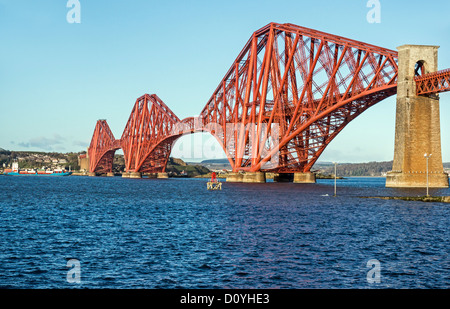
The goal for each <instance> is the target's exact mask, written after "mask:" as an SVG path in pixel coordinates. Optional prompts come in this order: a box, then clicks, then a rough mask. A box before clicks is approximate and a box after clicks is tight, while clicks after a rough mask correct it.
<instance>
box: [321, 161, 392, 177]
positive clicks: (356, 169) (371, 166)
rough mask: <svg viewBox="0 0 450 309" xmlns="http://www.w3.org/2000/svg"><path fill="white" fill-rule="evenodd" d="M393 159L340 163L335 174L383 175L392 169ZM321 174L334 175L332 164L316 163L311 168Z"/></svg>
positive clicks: (348, 175)
mask: <svg viewBox="0 0 450 309" xmlns="http://www.w3.org/2000/svg"><path fill="white" fill-rule="evenodd" d="M392 162H393V161H385V162H368V163H341V164H338V165H337V166H336V171H337V173H336V174H337V175H339V176H344V177H346V176H347V177H351V176H383V175H384V174H385V173H387V172H389V171H391V170H392ZM312 170H313V171H317V172H318V173H321V174H323V175H334V164H332V163H331V164H328V163H322V164H321V163H318V164H315V165H314V166H313V168H312Z"/></svg>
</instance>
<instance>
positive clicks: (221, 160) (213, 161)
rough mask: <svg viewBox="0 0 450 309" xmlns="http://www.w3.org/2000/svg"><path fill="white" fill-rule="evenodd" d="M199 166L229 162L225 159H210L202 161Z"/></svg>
mask: <svg viewBox="0 0 450 309" xmlns="http://www.w3.org/2000/svg"><path fill="white" fill-rule="evenodd" d="M200 163H201V164H229V163H230V162H229V161H228V159H227V158H224V159H210V160H203V161H202V162H200Z"/></svg>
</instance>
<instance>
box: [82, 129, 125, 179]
mask: <svg viewBox="0 0 450 309" xmlns="http://www.w3.org/2000/svg"><path fill="white" fill-rule="evenodd" d="M119 148H120V140H116V139H115V138H114V135H113V134H112V132H111V129H110V128H109V126H108V123H107V122H106V120H98V121H97V123H96V126H95V129H94V134H93V136H92V140H91V144H90V145H89V148H88V156H89V172H91V173H111V172H112V164H113V159H114V153H115V152H116V150H117V149H119Z"/></svg>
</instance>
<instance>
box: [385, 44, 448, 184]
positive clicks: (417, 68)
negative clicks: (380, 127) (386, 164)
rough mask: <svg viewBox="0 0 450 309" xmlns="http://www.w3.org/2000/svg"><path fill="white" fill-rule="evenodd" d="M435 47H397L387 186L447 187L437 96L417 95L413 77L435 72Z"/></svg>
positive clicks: (436, 51) (436, 52)
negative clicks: (391, 158)
mask: <svg viewBox="0 0 450 309" xmlns="http://www.w3.org/2000/svg"><path fill="white" fill-rule="evenodd" d="M438 48H439V47H438V46H424V45H403V46H400V47H398V82H397V84H398V85H397V107H396V108H397V111H396V124H395V151H394V163H393V167H392V171H390V172H389V173H388V174H387V177H386V187H403V188H407V187H426V186H427V168H426V166H427V160H426V158H425V157H424V155H425V154H428V155H429V154H431V157H430V158H429V165H428V181H429V186H430V187H434V188H445V187H448V185H449V182H448V175H447V173H445V172H444V168H443V165H442V154H441V132H440V120H439V96H438V95H436V94H432V95H428V96H423V95H421V96H418V95H417V94H416V83H415V81H414V78H415V77H416V76H418V75H421V74H426V73H430V72H435V71H437V69H438V67H437V60H438V59H437V58H438V57H437V55H438Z"/></svg>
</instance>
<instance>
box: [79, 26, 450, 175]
mask: <svg viewBox="0 0 450 309" xmlns="http://www.w3.org/2000/svg"><path fill="white" fill-rule="evenodd" d="M397 78H398V54H397V52H396V51H394V50H390V49H386V48H382V47H378V46H374V45H370V44H366V43H363V42H359V41H355V40H351V39H348V38H344V37H340V36H336V35H331V34H328V33H324V32H320V31H316V30H313V29H308V28H304V27H300V26H297V25H293V24H278V23H270V24H268V25H267V26H265V27H263V28H261V29H259V30H257V31H256V32H254V33H253V34H252V36H251V37H250V39H249V40H248V42H247V43H246V44H245V46H244V48H243V49H242V51H241V52H240V53H239V55H238V56H237V58H236V60H235V61H234V62H233V64H232V65H231V67H230V68H229V70H228V72H227V73H226V74H225V76H224V78H223V79H222V80H221V81H220V83H219V85H218V86H217V88H216V89H215V91H214V92H213V94H212V96H211V97H210V99H209V101H208V102H207V103H206V105H205V107H204V108H203V110H202V111H201V113H200V116H199V117H196V118H186V119H183V120H180V119H179V118H178V117H177V116H176V115H175V114H174V113H173V112H172V111H171V110H170V108H169V107H168V106H167V105H166V104H165V103H164V102H163V101H162V100H161V99H160V98H159V97H158V96H157V95H156V94H152V95H148V94H145V95H143V96H141V97H139V98H138V99H137V100H136V103H135V105H134V107H133V110H132V112H131V115H130V117H129V119H128V122H127V124H126V126H125V130H124V132H123V134H122V136H121V138H120V139H116V138H115V137H114V135H113V133H112V132H111V130H110V128H109V126H108V124H107V123H106V121H105V120H98V121H97V124H96V127H95V131H94V134H93V137H92V141H91V144H90V146H89V149H88V155H89V160H90V161H89V163H90V167H89V169H90V172H91V173H107V172H112V162H113V157H114V153H115V151H116V150H117V149H119V148H121V149H122V150H123V153H124V157H125V164H126V170H127V171H128V172H141V173H157V172H164V171H165V167H166V163H167V160H168V158H169V155H170V152H171V149H172V146H173V144H174V142H175V141H176V140H177V139H178V138H179V137H181V136H182V135H183V134H190V133H194V132H210V133H211V134H212V135H213V136H214V137H215V138H216V139H217V141H218V142H219V144H220V146H221V147H222V148H223V150H224V152H225V154H226V156H227V157H228V160H229V162H230V164H231V166H232V168H233V171H234V172H238V171H247V172H258V171H273V172H278V173H293V172H302V173H307V172H309V171H310V169H311V167H312V166H313V165H314V163H315V162H316V161H317V159H318V158H319V156H320V155H321V154H322V152H323V151H324V150H325V148H326V147H327V145H328V144H329V143H330V142H331V141H332V140H333V139H334V138H335V137H336V135H337V134H339V132H341V131H342V129H343V128H344V127H345V126H346V125H347V124H348V123H349V122H350V121H352V120H353V119H355V118H356V117H357V116H359V115H360V114H361V113H363V112H364V111H365V110H367V109H368V108H369V107H371V106H373V105H374V104H376V103H378V102H380V101H382V100H384V99H386V98H387V97H390V96H392V95H394V94H396V93H397ZM415 82H416V85H417V95H430V94H436V93H439V92H443V91H449V90H450V70H449V69H448V70H443V71H439V72H433V73H428V74H426V72H425V70H424V68H421V67H420V65H419V67H417V70H416V77H415Z"/></svg>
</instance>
